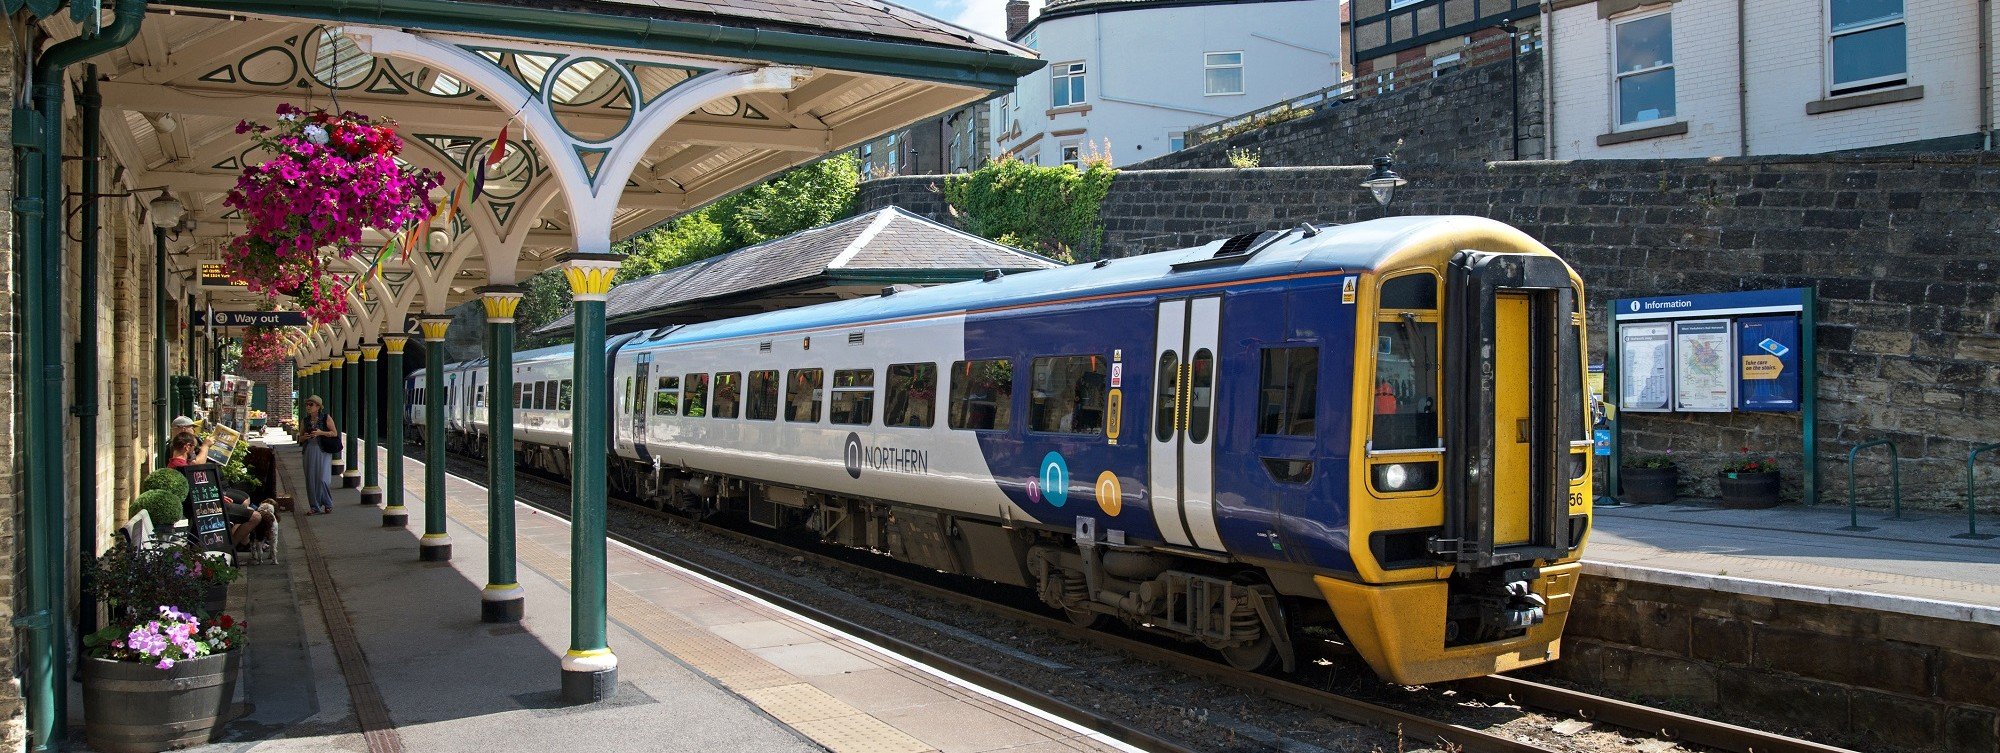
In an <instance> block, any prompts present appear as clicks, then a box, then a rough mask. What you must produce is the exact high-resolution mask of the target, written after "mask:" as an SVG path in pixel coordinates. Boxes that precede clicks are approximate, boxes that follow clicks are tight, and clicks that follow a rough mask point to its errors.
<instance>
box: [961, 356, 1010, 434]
mask: <svg viewBox="0 0 2000 753" xmlns="http://www.w3.org/2000/svg"><path fill="white" fill-rule="evenodd" d="M1013 414H1014V362H1012V361H1009V360H1007V359H1004V358H995V359H991V360H985V361H958V362H955V363H953V364H952V365H951V428H954V429H983V430H984V429H990V430H993V431H1006V430H1007V426H1008V424H1009V423H1010V421H1011V419H1012V418H1013Z"/></svg>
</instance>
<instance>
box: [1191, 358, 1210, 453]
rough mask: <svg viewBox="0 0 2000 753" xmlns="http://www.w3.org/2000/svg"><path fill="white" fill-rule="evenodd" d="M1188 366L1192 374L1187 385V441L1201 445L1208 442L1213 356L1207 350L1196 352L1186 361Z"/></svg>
mask: <svg viewBox="0 0 2000 753" xmlns="http://www.w3.org/2000/svg"><path fill="white" fill-rule="evenodd" d="M1188 366H1189V367H1191V368H1189V369H1188V370H1189V371H1192V372H1194V373H1193V375H1192V377H1191V379H1190V380H1189V385H1188V419H1187V421H1188V429H1187V431H1188V441H1189V442H1193V443H1195V444H1201V443H1203V442H1206V441H1208V428H1209V423H1210V413H1211V411H1212V410H1213V408H1214V404H1215V354H1214V353H1212V352H1210V351H1209V349H1207V348H1202V349H1201V350H1197V351H1195V352H1194V358H1191V359H1188Z"/></svg>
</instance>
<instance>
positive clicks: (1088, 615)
mask: <svg viewBox="0 0 2000 753" xmlns="http://www.w3.org/2000/svg"><path fill="white" fill-rule="evenodd" d="M1063 616H1064V617H1067V618H1069V624H1071V625H1075V626H1077V627H1083V628H1091V629H1093V630H1094V629H1096V628H1099V627H1103V626H1104V618H1105V615H1104V613H1103V612H1092V611H1090V610H1088V609H1068V608H1065V609H1063Z"/></svg>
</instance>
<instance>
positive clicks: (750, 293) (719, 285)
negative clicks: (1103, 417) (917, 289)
mask: <svg viewBox="0 0 2000 753" xmlns="http://www.w3.org/2000/svg"><path fill="white" fill-rule="evenodd" d="M1059 266H1062V265H1061V263H1060V262H1057V261H1055V260H1053V259H1049V258H1047V257H1044V256H1040V255H1038V254H1032V253H1029V252H1027V251H1022V250H1020V249H1016V248H1010V247H1008V246H1003V245H1000V244H998V243H994V242H992V241H989V240H986V239H985V238H981V237H979V236H976V235H972V234H969V233H966V232H963V231H960V230H957V229H954V228H951V227H947V226H945V225H942V224H939V223H938V222H936V221H933V220H930V219H928V218H925V217H921V216H919V215H916V214H914V213H912V212H910V211H909V210H907V209H903V208H902V207H886V208H883V209H878V210H875V211H873V212H868V213H865V214H858V215H855V216H853V217H849V218H847V219H844V220H840V221H838V222H833V223H829V224H825V225H821V226H819V227H815V228H809V229H806V230H802V231H799V232H797V233H793V234H791V235H788V236H785V237H783V238H776V239H773V240H769V241H765V242H763V243H759V244H757V245H754V246H747V247H744V248H741V249H737V250H735V251H732V252H729V253H727V254H723V255H721V256H716V257H711V258H708V259H703V260H701V261H698V262H695V263H693V264H688V265H686V266H682V267H677V268H674V269H670V270H667V271H665V272H661V273H659V274H655V275H650V276H647V277H642V278H639V279H637V280H633V281H631V282H627V283H624V284H622V285H619V286H617V287H615V288H612V289H611V295H610V297H609V298H607V299H606V301H605V320H606V322H607V327H608V328H609V331H610V332H611V333H613V334H617V333H621V332H635V331H638V330H642V329H650V328H653V327H658V326H662V325H668V324H688V323H693V322H706V321H714V320H716V319H726V318H729V317H733V316H744V315H747V314H755V313H761V312H765V311H775V310H778V309H787V308H796V307H799V306H807V305H811V304H815V303H826V302H828V301H838V300H846V299H849V298H859V297H863V296H870V295H879V294H881V292H882V289H883V288H884V287H888V286H899V285H928V284H936V283H944V282H959V281H962V280H975V279H978V278H979V277H980V276H981V275H983V274H985V273H986V272H987V271H988V270H994V269H997V270H1000V271H1001V272H1005V273H1014V272H1026V271H1030V270H1036V269H1048V268H1052V267H1059ZM572 323H573V320H572V319H571V318H570V317H569V316H567V315H565V316H563V317H561V318H559V319H556V320H555V321H553V322H550V323H549V324H547V325H545V326H543V327H542V328H540V329H537V330H535V334H549V333H555V332H563V331H567V330H568V329H569V328H570V327H571V326H572Z"/></svg>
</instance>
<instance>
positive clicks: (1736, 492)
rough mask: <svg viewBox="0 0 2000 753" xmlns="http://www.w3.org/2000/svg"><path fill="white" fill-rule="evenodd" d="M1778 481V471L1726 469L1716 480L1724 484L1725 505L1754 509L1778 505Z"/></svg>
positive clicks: (1723, 497) (1723, 496) (1723, 499)
mask: <svg viewBox="0 0 2000 753" xmlns="http://www.w3.org/2000/svg"><path fill="white" fill-rule="evenodd" d="M1778 481H1779V476H1778V472H1777V471H1758V472H1754V473H1745V472H1740V471H1739V472H1729V471H1725V472H1723V473H1720V474H1717V476H1716V482H1717V483H1718V484H1720V485H1721V486H1722V506H1723V507H1735V508H1742V509H1753V510H1761V509H1763V508H1766V507H1776V506H1777V505H1778Z"/></svg>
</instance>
